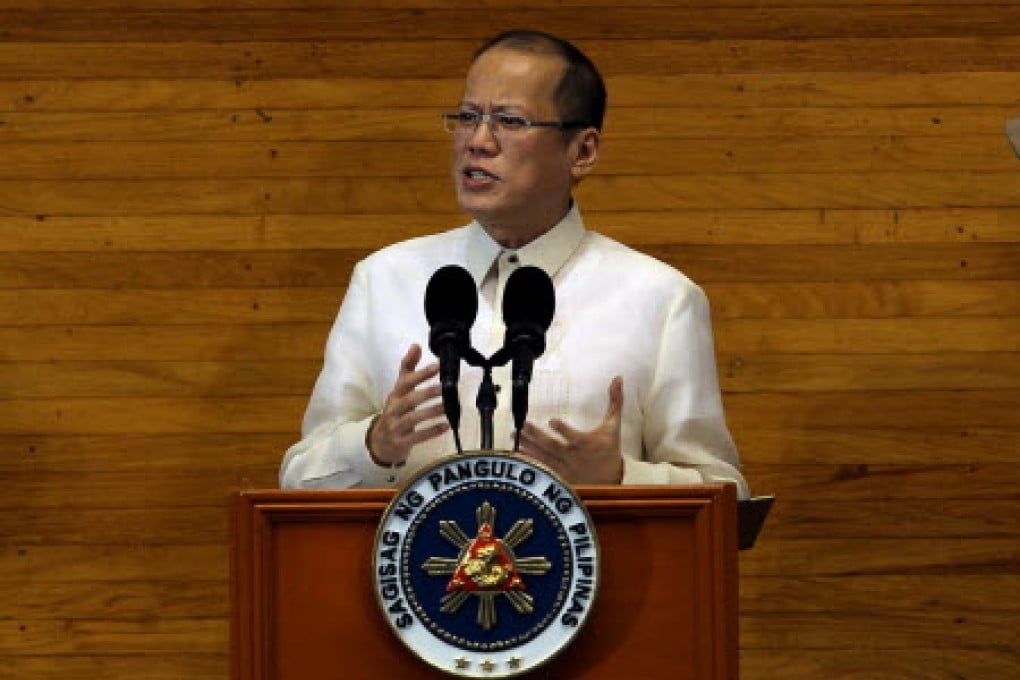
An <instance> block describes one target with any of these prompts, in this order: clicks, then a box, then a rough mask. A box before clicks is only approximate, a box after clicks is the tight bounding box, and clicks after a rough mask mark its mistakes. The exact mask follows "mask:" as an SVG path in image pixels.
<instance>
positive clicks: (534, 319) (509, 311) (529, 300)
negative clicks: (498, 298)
mask: <svg viewBox="0 0 1020 680" xmlns="http://www.w3.org/2000/svg"><path fill="white" fill-rule="evenodd" d="M555 313H556V289H555V288H553V282H552V279H550V278H549V275H548V274H546V273H545V272H544V271H542V270H541V269H539V268H538V267H531V266H527V267H521V268H519V269H517V270H516V271H514V272H513V273H512V274H510V277H509V278H508V279H507V280H506V290H504V291H503V323H505V324H506V325H507V326H508V327H509V326H511V325H513V324H517V323H533V324H537V325H538V326H540V327H541V328H542V330H543V331H544V330H548V329H549V325H550V324H551V323H552V319H553V315H554V314H555Z"/></svg>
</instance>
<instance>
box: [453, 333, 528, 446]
mask: <svg viewBox="0 0 1020 680" xmlns="http://www.w3.org/2000/svg"><path fill="white" fill-rule="evenodd" d="M509 360H510V355H509V353H508V352H505V351H504V350H502V349H501V350H499V351H498V352H496V353H495V354H493V355H492V356H491V357H489V358H488V359H486V358H485V357H484V356H482V355H481V354H480V353H479V352H478V351H477V350H475V349H474V348H473V347H469V348H468V349H467V350H466V351H465V352H464V361H466V362H467V363H468V365H470V366H476V367H479V368H481V369H482V384H481V385H479V386H478V397H477V398H476V399H475V405H476V406H477V407H478V416H479V418H480V419H481V425H482V428H481V429H482V442H481V449H482V450H483V451H491V450H492V447H493V440H494V437H493V425H492V421H493V415H494V414H495V413H496V404H497V402H498V399H497V397H496V395H497V393H498V392H499V385H497V384H496V383H494V382H492V369H493V368H496V367H497V366H503V365H505V364H506V362H508V361H509ZM517 441H518V448H519V442H520V436H519V433H518V438H517ZM515 450H516V449H515Z"/></svg>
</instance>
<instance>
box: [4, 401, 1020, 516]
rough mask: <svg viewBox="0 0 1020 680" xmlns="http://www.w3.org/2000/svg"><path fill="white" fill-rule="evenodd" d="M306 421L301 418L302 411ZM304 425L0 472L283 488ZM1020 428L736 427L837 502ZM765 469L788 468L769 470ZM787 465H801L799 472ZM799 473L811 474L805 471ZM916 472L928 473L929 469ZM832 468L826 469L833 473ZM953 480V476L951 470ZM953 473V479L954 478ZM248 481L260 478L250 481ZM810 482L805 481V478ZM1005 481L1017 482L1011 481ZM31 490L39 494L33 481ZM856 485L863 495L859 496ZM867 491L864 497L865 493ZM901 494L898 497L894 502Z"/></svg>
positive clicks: (171, 439) (1005, 453)
mask: <svg viewBox="0 0 1020 680" xmlns="http://www.w3.org/2000/svg"><path fill="white" fill-rule="evenodd" d="M296 415H297V418H299V417H300V413H298V414H296ZM299 425H300V423H299V420H298V419H295V420H294V422H293V423H292V424H290V426H289V427H287V428H286V429H285V431H281V432H279V433H264V434H259V433H253V432H241V433H236V434H233V433H231V434H215V433H206V434H202V433H185V434H156V435H144V434H142V435H138V434H135V435H132V434H129V433H123V432H115V433H113V434H109V435H99V436H87V435H85V436H82V435H73V434H70V435H68V434H64V435H61V434H58V433H46V432H44V433H41V434H39V435H2V436H0V445H2V446H3V450H4V451H6V452H8V455H6V456H2V457H0V471H2V472H3V473H4V474H19V473H20V474H24V475H27V474H29V473H33V474H58V475H59V474H66V473H75V474H81V475H84V476H85V478H87V476H88V475H89V474H92V473H111V474H114V473H130V474H152V475H156V477H157V478H162V477H164V476H167V475H170V477H171V478H172V476H173V474H176V473H180V471H181V470H188V471H190V472H191V473H193V474H199V475H208V476H209V478H210V479H218V480H220V484H210V486H209V488H207V489H206V490H205V493H210V494H218V493H220V492H221V490H222V488H223V487H222V484H225V483H229V482H228V481H225V480H231V479H234V476H235V475H238V476H241V475H243V477H241V478H240V479H239V484H240V485H242V486H247V487H248V488H253V487H254V488H257V487H259V486H266V487H269V488H272V487H275V486H276V483H277V482H276V479H275V470H276V466H277V465H278V464H279V462H280V459H281V458H282V455H283V452H284V451H285V450H286V449H287V448H288V447H289V446H290V445H291V444H293V443H294V442H295V441H297V439H298V436H299V434H298V429H299ZM1018 434H1020V429H1018V428H1009V427H1004V428H990V427H971V426H967V425H963V426H960V427H957V428H950V427H939V426H937V425H935V426H928V427H925V428H923V429H922V430H920V431H917V430H911V429H896V428H863V427H860V428H857V427H852V426H851V427H828V428H821V429H817V428H816V429H782V428H773V429H768V426H767V425H766V426H762V427H757V428H754V427H749V426H744V425H738V427H737V428H735V435H736V437H737V443H738V444H739V445H740V449H741V452H742V458H743V461H744V463H745V465H747V466H749V469H750V470H752V471H759V474H762V480H761V483H760V485H755V484H754V481H755V480H754V478H753V476H752V486H757V487H758V490H759V491H760V492H761V493H768V492H769V490H770V489H776V490H778V491H779V492H782V491H783V489H784V488H797V487H798V484H801V485H803V486H804V487H806V488H807V490H808V491H809V492H810V494H814V493H815V492H816V490H815V489H814V488H813V486H814V483H815V482H818V483H821V482H820V480H819V478H820V477H822V476H824V475H825V474H826V473H825V472H820V471H818V469H817V468H813V470H814V471H813V472H812V471H811V470H809V469H808V468H805V466H818V465H821V466H837V470H839V472H838V473H836V472H834V473H832V475H833V476H834V477H836V479H835V480H833V479H827V481H826V483H829V482H831V483H832V484H835V485H836V488H838V489H839V491H838V492H837V491H834V493H836V494H837V496H845V495H846V494H850V495H851V496H852V497H862V495H861V494H863V497H871V496H869V495H868V493H869V492H868V491H867V490H869V489H870V490H872V491H873V494H874V495H877V496H881V497H888V496H890V495H891V494H893V491H892V489H895V491H896V493H902V495H903V497H916V494H921V493H924V491H925V490H930V488H931V487H930V486H925V485H920V486H918V487H916V488H915V489H913V492H911V490H908V489H904V488H900V487H895V481H896V480H895V476H894V478H892V479H890V478H888V477H884V476H883V473H882V472H876V473H874V474H871V473H869V472H868V470H867V468H865V469H863V470H862V468H861V466H873V465H877V466H884V465H899V466H912V467H913V468H915V469H912V470H910V471H909V472H903V474H904V476H912V475H920V476H922V477H923V476H925V475H927V474H932V475H935V476H936V477H937V474H938V473H934V472H931V473H926V472H923V471H925V470H927V469H928V468H927V467H926V466H932V465H957V466H958V465H964V466H974V465H980V468H979V471H980V470H984V469H985V467H986V466H987V465H989V464H1009V465H1015V464H1017V463H1020V451H1018V450H1017V447H1016V438H1017V436H1018ZM762 465H767V466H779V467H777V468H766V472H761V469H762V468H761V467H760V466H762ZM781 466H795V467H794V468H793V469H792V471H791V470H788V469H785V468H783V467H781ZM798 468H804V469H803V470H800V469H798ZM916 468H920V469H919V470H918V469H916ZM829 469H831V468H829V467H824V468H823V470H829ZM943 474H945V473H943ZM950 474H951V473H950ZM245 477H252V478H251V479H245ZM986 477H987V473H985V472H975V471H974V470H971V469H970V467H967V468H966V470H965V471H961V472H960V478H961V479H976V480H979V481H975V482H974V485H973V486H971V487H969V489H970V490H977V489H986V490H989V491H990V489H992V488H997V487H992V486H988V482H986V481H985V482H982V481H980V480H985V479H986ZM805 479H806V480H807V481H804V480H805ZM1003 479H1004V480H1008V479H1011V477H1009V476H1008V475H1007V476H1006V477H1004V478H1003ZM26 484H29V486H28V487H27V488H32V485H31V484H30V483H29V482H26ZM853 489H858V492H857V493H858V495H856V496H854V495H853V494H854V491H853ZM862 489H863V491H862ZM995 495H996V496H999V497H1001V496H1002V494H1001V493H997V494H995ZM945 496H948V497H951V498H960V497H972V496H971V495H970V491H968V490H962V489H959V488H954V487H952V486H947V487H945V489H944V494H942V495H939V496H937V497H945ZM894 497H895V496H894Z"/></svg>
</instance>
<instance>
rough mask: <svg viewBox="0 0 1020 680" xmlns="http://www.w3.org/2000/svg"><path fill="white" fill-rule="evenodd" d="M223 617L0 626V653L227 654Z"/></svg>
mask: <svg viewBox="0 0 1020 680" xmlns="http://www.w3.org/2000/svg"><path fill="white" fill-rule="evenodd" d="M228 641H229V636H228V623H227V620H226V619H224V618H219V617H217V618H207V619H200V618H185V619H175V618H170V617H166V616H161V617H159V618H147V619H139V620H130V619H127V620H110V619H102V618H89V619H69V620H60V619H52V620H33V621H29V622H27V623H22V624H19V625H18V626H17V627H14V626H2V627H0V654H4V655H7V654H25V655H28V654H31V655H42V654H46V655H51V654H53V655H60V654H146V653H149V654H151V653H154V652H163V653H176V652H178V651H179V650H182V649H187V650H190V652H191V653H199V654H215V653H218V652H222V651H223V650H224V649H227V646H228Z"/></svg>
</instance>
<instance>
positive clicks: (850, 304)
mask: <svg viewBox="0 0 1020 680" xmlns="http://www.w3.org/2000/svg"><path fill="white" fill-rule="evenodd" d="M705 289H706V291H707V292H708V296H709V299H710V300H711V301H712V314H713V316H714V317H715V318H717V319H734V318H741V319H743V318H812V317H827V318H828V317H832V318H883V317H886V318H888V317H921V316H940V317H944V316H992V315H1001V316H1018V315H1020V313H1018V312H1020V300H1018V299H1017V298H1013V301H1010V300H1008V299H1005V298H1004V297H1003V296H1009V295H1012V291H1015V290H1016V284H1015V282H1013V281H953V282H949V281H891V282H861V281H854V282H847V283H838V282H837V283H832V284H823V283H799V284H798V283H768V282H765V283H725V282H723V283H707V284H706V285H705ZM1014 301H1015V303H1016V304H1014Z"/></svg>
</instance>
